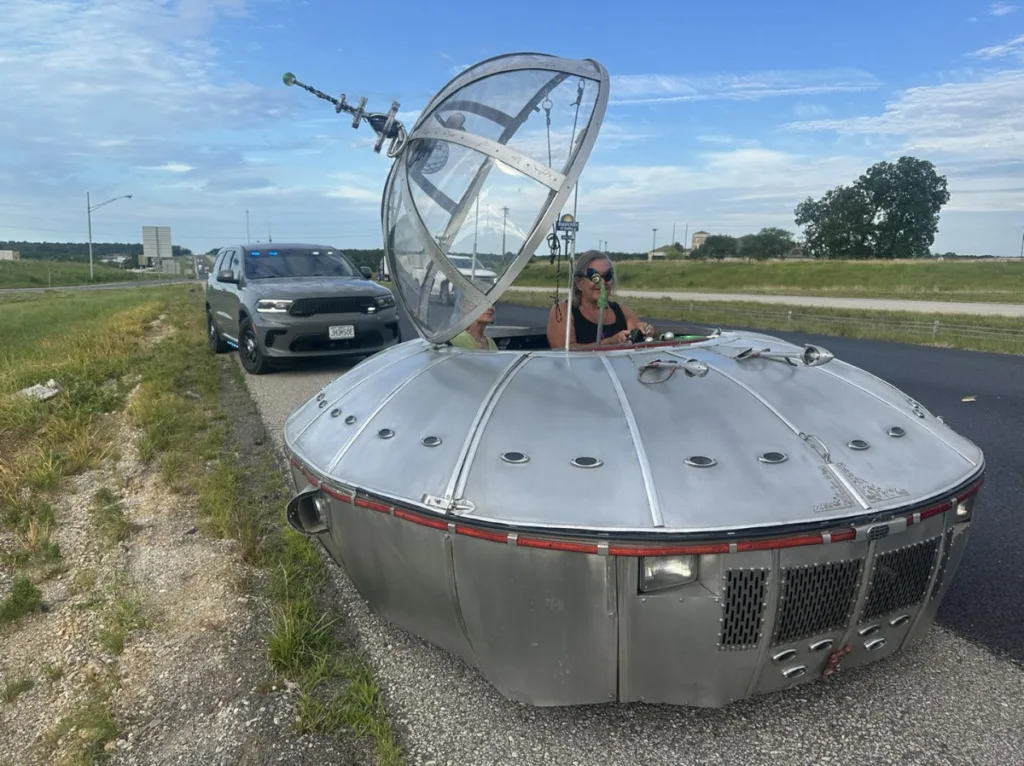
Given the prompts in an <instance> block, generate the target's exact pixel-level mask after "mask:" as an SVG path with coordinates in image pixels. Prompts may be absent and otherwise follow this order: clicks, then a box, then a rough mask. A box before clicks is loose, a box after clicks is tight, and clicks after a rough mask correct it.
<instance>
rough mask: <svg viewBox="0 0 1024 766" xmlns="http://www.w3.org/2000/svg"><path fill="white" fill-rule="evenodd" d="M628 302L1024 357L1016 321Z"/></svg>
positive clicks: (657, 311)
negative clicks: (1021, 355)
mask: <svg viewBox="0 0 1024 766" xmlns="http://www.w3.org/2000/svg"><path fill="white" fill-rule="evenodd" d="M562 295H563V296H564V291H563V292H562ZM626 301H627V303H628V304H629V306H630V307H631V308H632V309H634V310H635V311H636V312H637V313H638V314H639V315H640V316H644V317H647V318H649V319H651V320H652V321H654V320H658V319H660V320H668V321H672V322H683V323H692V324H697V325H705V326H711V327H716V326H719V325H721V326H723V327H750V328H756V329H757V330H760V331H772V330H781V331H784V332H805V333H813V334H817V335H833V336H839V337H845V338H864V339H870V340H887V341H895V342H899V343H916V344H919V345H925V346H937V347H942V348H959V349H964V350H968V351H991V352H996V353H1005V354H1024V321H1022V320H1021V319H1018V318H1015V317H995V316H974V315H962V314H948V315H942V316H940V317H934V318H933V317H930V316H927V315H922V314H918V313H911V312H900V311H863V310H855V309H824V308H816V307H809V306H787V305H775V304H773V305H765V304H763V303H753V302H745V301H736V302H732V301H729V302H714V301H692V302H691V301H685V300H673V299H670V298H661V299H649V298H628V299H626ZM501 303H505V304H512V305H519V306H537V307H543V308H549V307H550V306H551V305H552V304H551V297H550V296H549V295H548V294H546V293H519V292H513V293H506V294H505V295H504V296H503V297H502V299H501ZM499 310H500V309H499ZM936 322H937V323H936ZM655 324H657V322H656V321H655Z"/></svg>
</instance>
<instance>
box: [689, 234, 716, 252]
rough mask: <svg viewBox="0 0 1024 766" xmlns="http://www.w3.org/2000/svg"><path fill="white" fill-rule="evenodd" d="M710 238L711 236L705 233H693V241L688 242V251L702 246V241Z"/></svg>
mask: <svg viewBox="0 0 1024 766" xmlns="http://www.w3.org/2000/svg"><path fill="white" fill-rule="evenodd" d="M710 236H711V235H710V234H709V233H708V232H706V231H695V232H693V239H692V240H691V241H690V249H691V250H696V249H697V248H698V247H700V246H701V245H703V244H704V240H706V239H707V238H708V237H710Z"/></svg>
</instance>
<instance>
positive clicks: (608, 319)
mask: <svg viewBox="0 0 1024 766" xmlns="http://www.w3.org/2000/svg"><path fill="white" fill-rule="evenodd" d="M602 282H603V285H602ZM602 287H603V288H604V293H605V296H606V297H607V296H610V295H611V294H612V293H613V292H614V290H615V270H614V266H613V265H612V262H611V260H610V259H609V258H608V256H606V255H605V254H604V253H602V252H600V251H599V250H588V251H587V252H585V253H583V254H582V255H581V256H580V257H579V260H578V261H577V262H576V266H575V268H574V269H573V289H572V296H571V298H570V301H568V303H569V306H570V307H571V308H569V309H568V314H569V315H568V316H566V314H567V305H566V303H559V304H558V305H556V306H554V307H552V309H551V314H550V315H549V317H548V344H549V345H550V346H551V348H565V332H566V330H565V325H566V321H567V320H569V319H570V317H571V320H572V324H571V327H570V328H569V347H570V348H574V347H580V346H594V345H602V346H612V345H619V344H623V343H628V342H629V341H628V337H627V336H628V334H629V331H631V330H634V329H637V328H641V329H643V331H644V334H645V335H650V334H652V333H653V332H654V328H652V327H651V326H650V325H647V324H644V323H643V322H641V321H640V319H639V317H637V315H636V314H635V313H634V312H633V310H632V309H630V308H629V307H628V306H623V305H622V304H620V303H618V302H617V301H612V300H609V301H608V304H607V306H606V308H605V309H604V319H603V324H602V327H601V337H600V338H598V337H597V324H598V319H599V317H600V313H599V312H600V309H599V308H598V302H599V300H600V298H601V288H602Z"/></svg>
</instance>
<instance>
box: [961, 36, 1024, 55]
mask: <svg viewBox="0 0 1024 766" xmlns="http://www.w3.org/2000/svg"><path fill="white" fill-rule="evenodd" d="M971 56H974V57H976V58H982V59H997V58H1019V59H1020V60H1021V61H1024V35H1020V36H1019V37H1016V38H1014V39H1013V40H1010V41H1009V42H1006V43H1003V44H1001V45H992V46H990V47H988V48H982V49H981V50H977V51H974V53H972V54H971Z"/></svg>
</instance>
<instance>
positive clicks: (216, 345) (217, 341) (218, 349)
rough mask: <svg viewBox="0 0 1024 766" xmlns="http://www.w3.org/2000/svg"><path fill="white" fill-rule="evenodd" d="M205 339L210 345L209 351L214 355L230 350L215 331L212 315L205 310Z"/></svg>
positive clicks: (215, 326)
mask: <svg viewBox="0 0 1024 766" xmlns="http://www.w3.org/2000/svg"><path fill="white" fill-rule="evenodd" d="M206 339H207V341H208V342H209V344H210V351H212V352H213V353H215V354H226V353H227V352H228V351H230V350H231V346H229V345H228V344H227V341H225V340H224V339H223V338H222V337H220V333H219V332H218V331H217V325H216V324H215V323H214V321H213V314H211V313H210V310H209V309H207V310H206Z"/></svg>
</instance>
